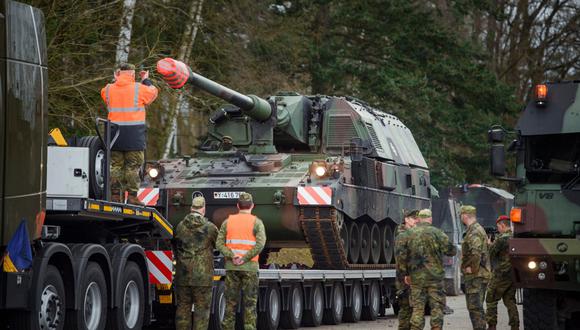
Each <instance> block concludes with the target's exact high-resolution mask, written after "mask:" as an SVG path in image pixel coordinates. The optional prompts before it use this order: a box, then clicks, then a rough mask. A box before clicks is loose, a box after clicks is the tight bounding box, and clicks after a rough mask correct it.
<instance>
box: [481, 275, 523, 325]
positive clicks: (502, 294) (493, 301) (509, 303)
mask: <svg viewBox="0 0 580 330" xmlns="http://www.w3.org/2000/svg"><path fill="white" fill-rule="evenodd" d="M500 299H503V303H504V305H505V307H506V308H507V311H508V316H509V325H510V326H511V327H512V329H518V328H519V326H520V317H519V315H518V307H517V305H516V288H515V287H514V285H513V282H512V280H511V279H510V278H507V279H498V278H496V277H495V276H494V277H493V278H492V279H491V281H490V282H489V287H488V288H487V295H486V298H485V302H486V303H487V311H486V314H485V319H486V321H487V324H488V325H497V303H498V301H499V300H500Z"/></svg>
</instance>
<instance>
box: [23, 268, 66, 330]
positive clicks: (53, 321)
mask: <svg viewBox="0 0 580 330" xmlns="http://www.w3.org/2000/svg"><path fill="white" fill-rule="evenodd" d="M40 276H43V277H41V278H39V281H40V286H39V289H38V291H37V294H36V298H35V300H34V306H33V309H32V314H31V318H32V320H31V321H32V322H33V323H35V324H34V326H33V327H32V328H33V329H43V330H44V329H49V330H61V329H63V328H64V320H65V317H66V301H65V299H66V297H65V290H64V283H63V281H62V277H61V275H60V272H59V271H58V268H56V266H54V265H48V267H47V268H46V272H45V273H44V274H43V275H40Z"/></svg>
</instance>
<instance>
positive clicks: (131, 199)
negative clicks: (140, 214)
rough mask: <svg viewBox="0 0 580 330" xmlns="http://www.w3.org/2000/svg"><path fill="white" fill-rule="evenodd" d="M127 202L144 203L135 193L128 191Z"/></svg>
mask: <svg viewBox="0 0 580 330" xmlns="http://www.w3.org/2000/svg"><path fill="white" fill-rule="evenodd" d="M127 204H132V205H140V206H144V205H145V204H143V202H141V201H140V200H139V198H137V193H129V196H127Z"/></svg>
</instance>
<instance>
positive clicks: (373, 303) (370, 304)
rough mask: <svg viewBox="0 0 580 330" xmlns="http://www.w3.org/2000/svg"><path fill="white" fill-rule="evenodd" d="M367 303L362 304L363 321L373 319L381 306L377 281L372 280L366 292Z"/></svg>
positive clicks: (377, 314)
mask: <svg viewBox="0 0 580 330" xmlns="http://www.w3.org/2000/svg"><path fill="white" fill-rule="evenodd" d="M367 296H368V300H367V305H365V306H363V310H362V315H361V317H362V319H363V320H365V321H374V320H376V319H377V317H378V316H379V309H380V308H381V289H380V287H379V283H378V282H377V281H372V282H371V285H370V286H369V288H368V292H367Z"/></svg>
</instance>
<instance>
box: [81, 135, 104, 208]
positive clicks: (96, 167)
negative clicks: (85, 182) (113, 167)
mask: <svg viewBox="0 0 580 330" xmlns="http://www.w3.org/2000/svg"><path fill="white" fill-rule="evenodd" d="M77 146H79V147H85V148H89V197H91V198H94V199H102V198H103V196H104V189H105V181H104V177H103V175H104V173H105V166H106V161H105V157H106V156H105V147H104V146H103V143H102V142H101V139H99V138H98V137H97V136H84V137H82V138H80V139H79V140H78V143H77Z"/></svg>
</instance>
